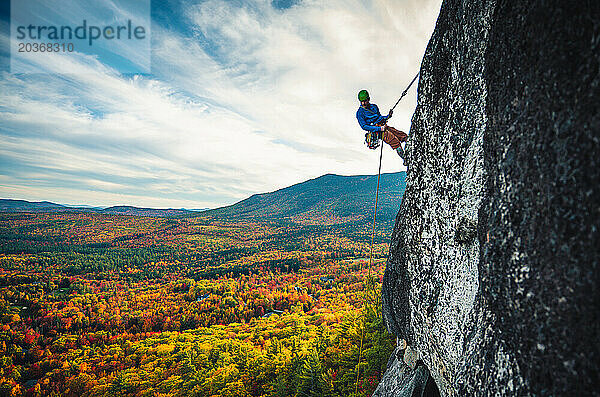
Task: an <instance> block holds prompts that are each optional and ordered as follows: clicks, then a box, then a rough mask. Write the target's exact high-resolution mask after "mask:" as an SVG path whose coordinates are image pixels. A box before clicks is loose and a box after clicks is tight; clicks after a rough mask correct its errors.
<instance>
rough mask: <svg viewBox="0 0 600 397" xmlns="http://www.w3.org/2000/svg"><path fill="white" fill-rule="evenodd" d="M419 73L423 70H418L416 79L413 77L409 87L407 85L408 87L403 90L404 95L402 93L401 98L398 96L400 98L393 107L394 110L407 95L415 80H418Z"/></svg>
mask: <svg viewBox="0 0 600 397" xmlns="http://www.w3.org/2000/svg"><path fill="white" fill-rule="evenodd" d="M419 73H421V72H420V71H419V72H417V75H416V76H415V78H414V79H412V81H411V82H410V84H409V85H408V87H406V89H405V90H404V91H402V95H400V98H398V100H397V101H396V104H395V105H394V107H393V108H392V110H394V109H396V106H398V103H400V100H401V99H402V98H404V97H405V96H406V94H407V93H408V90H410V87H412V85H413V83H414V82H415V80H417V77H419Z"/></svg>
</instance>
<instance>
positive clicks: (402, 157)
mask: <svg viewBox="0 0 600 397" xmlns="http://www.w3.org/2000/svg"><path fill="white" fill-rule="evenodd" d="M396 153H398V156H400V158H401V159H402V160H404V149H402V145H400V146H398V149H396Z"/></svg>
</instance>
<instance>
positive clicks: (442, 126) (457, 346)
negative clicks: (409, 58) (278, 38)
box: [376, 0, 600, 396]
mask: <svg viewBox="0 0 600 397" xmlns="http://www.w3.org/2000/svg"><path fill="white" fill-rule="evenodd" d="M599 73H600V2H598V1H579V2H564V1H563V2H561V1H524V0H515V1H510V2H508V1H477V2H475V1H457V0H451V1H444V3H443V5H442V8H441V10H440V15H439V17H438V21H437V25H436V28H435V31H434V34H433V36H432V37H431V40H430V42H429V45H428V47H427V50H426V53H425V57H424V59H423V63H422V65H421V75H420V80H419V88H418V90H419V95H418V103H417V108H416V110H415V114H414V116H413V120H412V126H411V134H410V139H409V142H408V146H407V164H408V172H407V186H406V191H405V194H404V198H403V201H402V204H401V208H400V211H399V213H398V216H397V218H396V226H395V228H394V232H393V234H392V240H391V245H390V255H389V258H388V263H387V267H386V272H385V276H384V281H383V289H382V297H383V312H384V319H385V322H386V326H387V328H388V330H389V331H390V332H391V333H393V334H395V335H398V336H400V337H403V338H405V339H407V341H408V343H409V344H410V345H411V346H412V347H413V348H414V349H415V350H417V351H418V352H419V356H420V357H421V359H422V360H423V364H424V366H425V367H426V368H427V369H428V370H429V372H430V373H431V376H432V377H433V379H434V380H435V382H436V384H437V386H438V387H439V389H440V393H441V395H443V396H465V395H483V396H520V395H535V396H571V395H572V396H578V395H586V396H587V395H600V389H599V388H598V384H599V382H600V381H599V379H600V375H599V374H600V363H599V360H600V354H599V349H600V332H599V328H600V294H599V292H598V288H599V286H600V280H599V275H598V261H599V258H600V236H599V232H598V228H599V227H600V160H599V159H600V95H599V94H600V75H599ZM393 368H394V366H391V367H390V369H389V370H388V373H387V374H386V376H385V377H384V379H383V381H382V383H381V384H380V386H379V388H378V389H377V393H376V395H378V396H395V395H400V394H397V393H396V392H394V390H396V389H397V387H396V386H397V385H398V384H404V383H405V382H406V379H408V378H406V376H408V375H406V374H404V375H402V374H403V373H404V372H402V371H398V370H397V368H396V373H397V376H402V377H404V378H406V379H404V380H402V379H397V377H395V376H394V375H391V374H392V373H393V371H394V369H393ZM394 379H395V380H394ZM394 382H395V383H394ZM403 382H404V383H403ZM394 385H396V386H394Z"/></svg>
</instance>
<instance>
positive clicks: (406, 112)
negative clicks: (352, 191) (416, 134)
mask: <svg viewBox="0 0 600 397" xmlns="http://www.w3.org/2000/svg"><path fill="white" fill-rule="evenodd" d="M439 5H440V1H431V2H422V1H402V2H398V1H389V2H385V1H373V2H359V1H344V2H342V1H334V0H332V1H327V2H316V1H303V2H301V3H299V4H298V5H296V6H294V7H292V8H290V9H288V10H285V11H279V10H274V9H272V8H271V6H270V2H269V1H256V2H252V3H251V4H249V5H247V6H244V7H236V6H234V5H233V4H232V3H231V2H228V1H216V0H209V1H205V2H201V3H199V4H198V5H195V6H190V7H184V8H185V9H186V10H187V14H186V16H185V17H186V20H187V22H188V23H190V24H191V28H192V29H193V31H195V32H197V35H196V36H194V37H186V36H184V35H183V34H182V33H180V32H177V31H166V30H164V28H161V27H160V26H155V27H154V28H153V75H152V76H135V77H129V76H122V75H118V74H116V73H115V72H114V71H111V70H109V69H107V68H106V67H105V66H103V65H101V64H99V63H98V62H96V61H94V60H93V59H89V58H68V59H60V64H58V63H57V64H55V65H45V66H46V67H48V68H54V69H55V70H77V72H78V73H77V74H72V75H66V76H65V75H62V76H58V75H54V76H53V75H49V76H15V75H9V74H4V75H3V76H2V78H1V79H0V90H1V92H2V94H1V95H0V120H1V121H2V124H1V126H2V127H1V129H0V144H1V146H0V159H3V161H4V162H5V163H7V162H10V164H14V166H13V167H12V169H9V170H4V171H3V174H4V176H3V178H2V183H3V186H0V192H1V193H0V194H2V195H3V196H6V195H9V194H11V195H14V194H22V196H20V197H21V198H31V199H42V198H43V197H41V196H43V193H44V189H47V190H46V191H47V193H48V194H47V196H48V197H45V198H44V199H52V200H54V201H58V202H79V203H83V202H84V201H85V202H88V203H90V204H96V205H97V204H104V205H111V204H117V203H118V204H125V203H124V202H123V201H119V200H122V199H128V200H132V201H130V202H128V203H127V204H132V205H140V206H150V205H152V206H159V207H168V206H173V207H176V206H182V205H183V203H185V205H186V206H188V207H206V206H217V205H223V204H229V203H232V202H234V201H236V200H239V199H242V198H244V197H247V196H248V195H250V194H253V193H257V192H263V191H271V190H275V189H278V188H281V187H284V186H288V185H290V184H293V183H296V182H300V181H303V180H306V179H308V178H314V177H317V176H319V175H322V174H325V173H329V172H332V173H339V174H346V175H350V174H372V173H374V172H377V159H378V153H375V152H373V151H368V150H367V149H366V148H365V146H364V145H363V143H362V141H363V133H362V131H361V130H360V127H359V126H358V124H357V123H356V119H355V116H354V114H355V111H356V108H357V105H358V104H357V101H356V98H355V96H356V93H357V92H358V90H359V89H361V88H367V89H369V91H370V92H371V97H372V99H373V101H374V102H376V103H377V104H378V105H379V106H380V109H381V110H382V111H387V109H388V108H389V107H390V106H391V105H393V103H394V102H395V101H396V99H397V98H398V97H399V95H400V93H401V92H402V90H403V89H404V88H405V85H406V84H408V82H410V80H411V79H412V77H413V76H414V73H415V72H416V71H417V70H418V68H419V66H420V58H421V57H422V54H423V52H424V50H425V46H426V44H427V41H428V38H429V36H430V34H431V32H432V31H433V27H434V23H435V17H436V16H437V12H438V10H439ZM32 61H35V59H33V60H32ZM414 91H415V88H413V89H412V92H411V94H410V95H408V96H407V97H406V98H405V99H404V100H403V102H402V103H401V104H400V105H399V107H398V108H397V109H396V111H395V113H394V118H393V119H392V122H391V124H392V125H394V126H396V127H398V128H400V129H404V130H406V131H407V130H408V128H409V126H410V117H411V116H412V111H413V110H414V105H415V103H416V96H415V94H414ZM400 164H401V162H400V160H399V159H398V157H397V156H396V154H395V153H393V152H392V151H391V150H387V149H386V153H385V156H384V165H383V170H384V171H385V172H392V171H398V170H400V169H401V168H400ZM61 171H62V172H63V173H70V175H71V176H70V178H71V179H69V181H68V182H69V183H66V182H65V181H64V180H61V173H60V172H61ZM32 173H35V175H36V177H35V178H33V177H32ZM43 175H47V179H48V180H52V181H55V182H56V184H58V186H57V187H55V188H45V187H43V182H44V180H43V179H44V177H43ZM7 178H8V180H7ZM29 178H31V179H29ZM65 178H66V177H65ZM61 183H62V184H63V185H62V186H61ZM67 185H68V186H69V187H66V186H67ZM28 189H29V190H28ZM28 191H29V192H30V193H28ZM13 197H15V196H13ZM99 200H106V201H105V202H100V201H99Z"/></svg>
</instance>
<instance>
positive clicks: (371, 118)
mask: <svg viewBox="0 0 600 397" xmlns="http://www.w3.org/2000/svg"><path fill="white" fill-rule="evenodd" d="M388 118H389V115H388V116H387V117H385V116H382V115H381V113H379V108H378V107H377V105H375V104H374V103H370V104H369V108H368V109H365V108H364V107H362V106H361V107H359V108H358V110H357V111H356V119H357V120H358V124H360V127H361V128H362V129H363V130H365V131H371V132H375V131H381V127H378V126H377V125H376V124H382V123H385V122H386V121H387V119H388Z"/></svg>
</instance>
